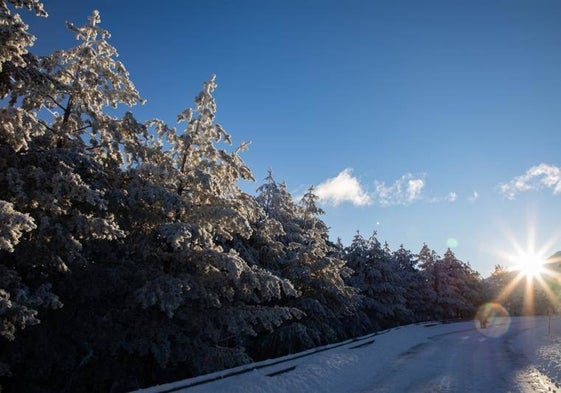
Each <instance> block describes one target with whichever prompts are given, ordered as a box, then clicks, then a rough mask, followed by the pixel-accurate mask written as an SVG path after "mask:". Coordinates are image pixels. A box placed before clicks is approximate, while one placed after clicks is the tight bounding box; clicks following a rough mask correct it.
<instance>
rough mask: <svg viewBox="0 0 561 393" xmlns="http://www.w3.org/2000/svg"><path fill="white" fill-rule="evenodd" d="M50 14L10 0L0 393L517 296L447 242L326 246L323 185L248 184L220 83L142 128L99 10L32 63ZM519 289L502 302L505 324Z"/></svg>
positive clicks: (123, 376) (2, 77) (279, 351)
mask: <svg viewBox="0 0 561 393" xmlns="http://www.w3.org/2000/svg"><path fill="white" fill-rule="evenodd" d="M20 13H21V14H20ZM45 16H46V12H45V11H44V10H43V6H42V4H41V3H40V2H39V1H38V0H0V32H1V33H0V94H1V96H2V104H1V108H0V386H1V388H0V389H3V390H2V391H6V392H12V391H14V392H16V391H25V392H82V391H83V392H94V391H103V392H117V391H127V390H132V389H135V388H140V387H145V386H149V385H153V384H156V383H163V382H168V381H173V380H176V379H181V378H186V377H189V376H194V375H199V374H203V373H207V372H211V371H215V370H218V369H223V368H227V367H232V366H236V365H240V364H243V363H247V362H251V361H254V360H259V359H264V358H270V357H275V356H279V355H283V354H287V353H294V352H296V351H301V350H304V349H307V348H311V347H315V346H318V345H322V344H326V343H332V342H337V341H340V340H344V339H347V338H351V337H356V336H359V335H363V334H366V333H369V332H373V331H376V330H379V329H384V328H387V327H391V326H396V325H401V324H408V323H414V322H417V321H425V320H434V319H437V320H442V319H446V320H450V319H468V318H473V316H474V314H475V312H476V310H477V308H478V306H480V305H481V304H483V303H485V302H487V301H491V300H493V299H496V298H497V297H498V296H499V295H500V293H501V291H502V290H503V289H504V288H505V286H507V285H508V282H509V281H510V279H511V277H510V275H511V274H512V273H510V272H507V271H505V270H502V269H500V267H498V268H497V269H496V271H495V273H494V274H493V276H491V277H490V278H489V279H485V280H484V279H483V278H482V277H480V275H479V274H478V273H477V272H475V271H474V270H473V269H472V268H471V267H470V265H469V264H467V263H464V262H462V261H460V260H459V259H457V257H456V256H455V255H454V253H453V252H452V251H451V250H448V251H446V253H445V254H444V256H439V255H437V254H436V253H435V252H434V251H432V250H431V249H430V248H429V247H428V246H424V247H423V248H422V249H421V250H419V252H418V253H413V252H411V251H409V250H407V249H406V248H405V247H403V246H402V247H400V248H399V249H397V250H391V249H390V248H389V247H388V245H387V244H382V243H381V242H380V241H379V240H378V239H377V238H376V234H375V233H374V234H373V235H372V236H366V237H363V236H362V235H361V234H359V233H357V235H356V236H355V238H354V240H353V241H352V242H351V244H350V245H348V246H344V245H343V244H341V242H339V241H337V242H333V241H331V240H330V238H329V231H328V228H327V226H326V224H325V223H324V222H323V221H322V219H321V214H322V213H323V212H322V210H321V208H320V207H319V205H318V198H317V196H316V195H315V194H314V190H313V187H311V188H310V189H309V191H308V192H307V193H306V194H305V195H304V196H303V197H302V198H301V199H300V200H295V199H294V198H293V196H292V195H291V194H290V193H289V191H288V190H287V186H286V185H285V184H284V183H283V182H278V181H277V180H275V178H274V177H273V174H272V173H269V176H268V177H267V178H266V179H264V180H263V181H262V182H261V183H260V185H258V186H256V189H257V191H256V194H255V195H249V194H247V193H244V192H242V191H241V190H240V188H239V187H238V182H239V181H240V180H253V178H252V172H251V170H250V169H249V168H248V167H247V166H246V165H245V164H244V162H243V161H242V159H241V157H240V153H241V152H242V151H243V150H244V147H245V146H244V145H242V146H240V147H239V148H230V146H231V140H230V136H229V134H228V133H226V131H225V130H224V129H223V128H222V127H221V126H220V125H219V124H218V123H216V122H215V112H216V104H215V101H214V98H213V95H212V94H213V91H214V89H215V88H216V82H215V79H214V77H211V78H210V79H209V80H208V81H207V82H205V83H203V88H202V91H201V92H200V93H199V94H198V95H196V97H195V100H194V104H193V107H192V108H188V109H186V110H185V111H183V112H181V113H180V114H179V115H178V122H179V125H178V127H177V128H174V127H172V126H170V125H168V124H166V123H164V122H163V121H160V120H151V121H140V120H137V119H136V118H135V115H134V113H133V112H130V111H125V110H124V109H122V110H121V109H120V108H121V107H122V106H124V107H126V106H129V107H133V106H134V105H135V104H137V103H141V102H142V98H141V96H140V94H139V93H138V92H137V90H136V88H135V86H134V84H133V82H131V80H130V79H129V75H128V73H127V71H126V69H125V67H124V65H123V64H121V63H120V62H119V61H118V60H117V59H116V54H117V52H116V50H115V48H113V47H112V46H111V45H110V44H109V42H108V38H109V33H108V32H107V31H105V30H103V29H102V28H100V26H99V22H100V17H99V15H98V13H96V12H94V13H93V14H92V16H90V18H89V21H88V23H87V24H86V25H84V26H82V27H78V26H74V25H72V24H69V25H68V27H69V29H70V30H71V32H70V33H69V34H74V35H75V36H76V37H77V38H78V40H79V41H78V44H77V46H75V47H73V48H70V49H64V50H56V51H54V52H52V53H51V54H50V55H46V56H38V55H34V54H33V52H32V44H33V41H34V37H33V36H31V35H30V33H29V32H28V31H27V26H26V25H25V23H24V22H23V20H22V18H24V17H29V18H34V17H45ZM194 93H195V92H194ZM114 108H117V111H115V109H114ZM119 110H121V115H118V116H117V115H115V113H116V112H119ZM157 116H158V114H157V113H156V114H154V117H155V118H157ZM395 225H398V223H396V224H395ZM522 290H523V289H520V290H516V289H514V290H512V291H511V292H512V293H511V296H509V297H508V298H506V297H505V298H504V299H503V304H504V305H505V306H506V307H507V308H508V311H509V312H510V313H511V314H513V315H514V314H519V313H521V312H522V311H523V299H522V292H521V291H522ZM536 291H537V292H538V293H536V295H535V300H536V304H537V305H536V308H535V309H534V310H535V312H545V311H546V310H547V308H548V305H547V299H546V297H545V295H543V294H542V293H539V290H538V289H536Z"/></svg>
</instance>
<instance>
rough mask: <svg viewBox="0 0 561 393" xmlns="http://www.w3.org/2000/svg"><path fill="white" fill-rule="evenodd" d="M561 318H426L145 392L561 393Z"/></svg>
mask: <svg viewBox="0 0 561 393" xmlns="http://www.w3.org/2000/svg"><path fill="white" fill-rule="evenodd" d="M560 382H561V318H560V317H559V316H554V317H552V318H551V320H549V318H547V317H519V318H512V319H510V318H504V319H501V320H495V321H492V323H491V326H489V327H488V328H486V329H479V328H478V326H476V324H474V323H473V322H461V323H451V324H439V323H425V324H417V325H409V326H404V327H401V328H395V329H391V330H389V331H385V332H381V333H379V334H377V335H368V336H364V337H362V338H360V339H358V340H354V341H347V342H344V343H340V344H335V345H331V346H326V347H322V348H317V349H314V350H309V351H306V352H302V353H300V354H296V355H290V356H286V357H283V358H279V359H272V360H267V361H264V362H259V363H254V364H251V365H245V366H242V367H238V368H234V369H230V370H225V371H221V372H217V373H213V374H208V375H204V376H200V377H197V378H191V379H186V380H183V381H178V382H174V383H170V384H166V385H160V386H154V387H151V388H148V389H144V390H140V391H138V392H142V393H156V392H158V393H164V392H165V393H171V392H188V393H211V392H213V393H215V392H240V393H241V392H250V393H257V392H262V393H273V392H275V393H276V392H291V393H309V392H334V393H358V392H361V393H367V392H370V393H375V392H376V393H382V392H388V393H389V392H472V391H473V392H478V393H486V392H489V393H491V392H493V393H494V392H524V393H525V392H561V389H560V386H561V385H559V383H560Z"/></svg>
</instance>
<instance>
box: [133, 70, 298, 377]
mask: <svg viewBox="0 0 561 393" xmlns="http://www.w3.org/2000/svg"><path fill="white" fill-rule="evenodd" d="M215 88H216V82H215V78H214V76H213V77H211V79H210V80H209V81H207V82H205V83H204V84H203V90H202V92H201V93H200V94H199V95H197V96H196V98H195V107H194V108H193V109H190V108H188V109H186V110H185V111H183V112H182V113H181V114H180V115H179V116H178V120H179V121H180V122H185V123H186V128H185V130H184V131H183V132H176V131H175V130H173V129H170V128H168V127H167V126H165V125H164V124H163V123H162V122H153V123H151V124H153V125H155V126H156V128H157V130H158V131H159V133H160V134H161V135H162V136H164V137H165V138H166V139H167V140H168V141H170V148H169V149H168V150H166V149H164V148H163V147H162V148H158V149H159V150H157V151H156V152H155V153H154V155H155V157H156V158H157V161H156V162H152V161H150V160H147V161H145V162H139V164H138V166H137V167H136V168H132V169H131V170H130V174H131V178H132V179H133V180H132V181H131V183H130V185H129V187H128V189H127V195H128V198H129V203H128V205H129V206H131V213H130V217H132V220H133V221H134V217H138V218H139V219H140V221H139V222H138V223H134V222H133V224H132V227H133V228H135V230H134V231H131V236H133V237H134V238H135V240H134V244H133V245H131V246H133V247H134V246H135V245H136V247H138V245H139V244H142V248H144V251H143V252H142V255H144V256H143V260H142V263H143V264H144V265H146V269H147V271H150V272H151V274H150V275H151V277H150V279H148V281H147V282H146V283H145V284H144V285H143V286H142V287H141V288H139V289H138V291H137V292H136V295H135V296H136V299H137V301H138V302H139V304H140V305H141V306H142V307H143V308H144V309H146V315H145V316H144V317H141V318H145V317H149V316H150V315H157V314H158V313H161V314H163V315H165V316H166V317H167V320H165V321H164V322H163V321H162V318H159V322H158V323H159V324H160V325H161V324H164V325H165V326H166V329H167V330H166V332H165V333H163V332H162V329H161V328H158V329H157V328H156V326H154V325H151V323H150V322H149V321H147V324H146V330H144V329H141V330H140V331H139V332H138V334H135V337H137V339H135V341H134V342H133V343H131V346H130V347H129V349H130V350H133V351H138V352H141V353H142V352H143V351H146V349H145V348H148V352H153V355H154V356H155V357H156V359H157V361H158V364H159V366H160V367H164V366H166V365H177V364H183V365H184V367H185V369H186V370H187V372H191V373H193V374H198V373H204V372H209V371H213V370H216V369H220V368H224V367H231V366H234V365H238V364H240V363H243V362H247V361H249V360H250V359H249V358H248V356H247V354H246V352H245V342H246V340H247V339H248V337H250V336H254V335H257V334H259V333H263V332H271V331H273V330H274V329H275V328H276V327H277V326H280V325H282V324H283V323H284V321H286V320H289V319H292V318H297V317H300V316H301V315H302V313H301V312H300V311H298V310H297V309H294V308H290V307H283V306H282V305H279V303H281V302H280V300H281V299H282V298H284V297H286V296H296V295H297V293H296V291H295V289H294V287H293V286H292V284H291V283H290V282H289V281H288V280H286V279H282V278H279V277H278V276H276V275H275V274H273V273H271V272H269V271H267V270H265V269H263V268H262V267H259V266H258V265H257V264H254V263H248V261H246V260H245V259H244V257H246V256H248V255H249V254H247V253H243V252H244V250H245V249H244V247H243V245H244V244H245V242H247V241H248V239H249V238H250V237H251V235H252V233H253V229H252V223H254V222H257V221H258V219H259V217H261V215H262V210H261V209H260V208H259V206H258V205H257V204H256V203H255V201H254V199H253V198H252V197H250V196H249V195H246V194H245V193H243V192H241V190H240V189H239V187H238V186H237V182H238V181H239V180H241V179H247V180H251V179H252V174H251V171H250V170H249V169H248V168H247V166H246V165H245V164H244V163H243V161H242V160H241V158H240V156H239V152H240V151H242V150H243V149H244V147H245V145H242V146H241V147H240V148H239V149H237V150H235V151H233V152H231V153H230V152H228V151H227V150H226V149H225V148H223V147H221V145H222V144H224V143H225V144H226V145H229V144H231V139H230V136H229V135H228V134H227V133H226V132H225V130H224V129H223V128H222V127H221V126H220V125H219V124H217V123H215V121H214V118H215V111H216V104H215V101H214V97H213V95H212V93H213V91H214V89H215ZM156 153H157V154H156ZM149 156H150V155H149ZM161 156H164V157H161ZM154 194H155V195H157V197H156V198H154ZM166 201H168V202H166ZM146 209H147V210H148V213H146ZM154 210H156V211H154ZM157 211H161V212H162V213H161V214H160V215H159V216H158V214H157ZM146 217H152V220H151V221H148V222H146V221H145V218H146ZM139 240H140V243H139ZM146 249H148V250H150V251H149V252H148V253H147V252H146ZM133 334H134V333H133ZM178 340H179V341H180V342H181V343H182V345H181V346H175V345H173V343H174V342H177V341H178ZM155 342H157V343H159V345H157V346H153V343H155Z"/></svg>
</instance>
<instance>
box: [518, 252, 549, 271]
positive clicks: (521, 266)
mask: <svg viewBox="0 0 561 393" xmlns="http://www.w3.org/2000/svg"><path fill="white" fill-rule="evenodd" d="M513 262H514V264H515V265H514V270H518V271H519V272H520V273H521V274H523V275H524V276H526V277H537V276H539V275H540V274H541V273H542V272H543V271H544V267H543V265H544V263H545V258H544V257H543V256H541V255H538V254H532V253H521V254H519V255H518V256H516V257H514V258H513Z"/></svg>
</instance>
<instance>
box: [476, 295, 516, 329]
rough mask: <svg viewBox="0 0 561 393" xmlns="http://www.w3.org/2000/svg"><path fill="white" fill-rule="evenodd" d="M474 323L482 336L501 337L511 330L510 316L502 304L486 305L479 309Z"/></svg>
mask: <svg viewBox="0 0 561 393" xmlns="http://www.w3.org/2000/svg"><path fill="white" fill-rule="evenodd" d="M474 323H475V327H476V329H477V330H479V332H481V334H483V335H485V336H487V337H500V336H502V335H503V334H505V333H506V332H508V329H509V328H510V315H509V314H508V311H507V310H506V309H505V308H504V307H503V306H502V305H501V304H500V303H496V302H490V303H485V304H483V305H482V306H481V307H479V308H478V309H477V313H476V314H475V320H474Z"/></svg>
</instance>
